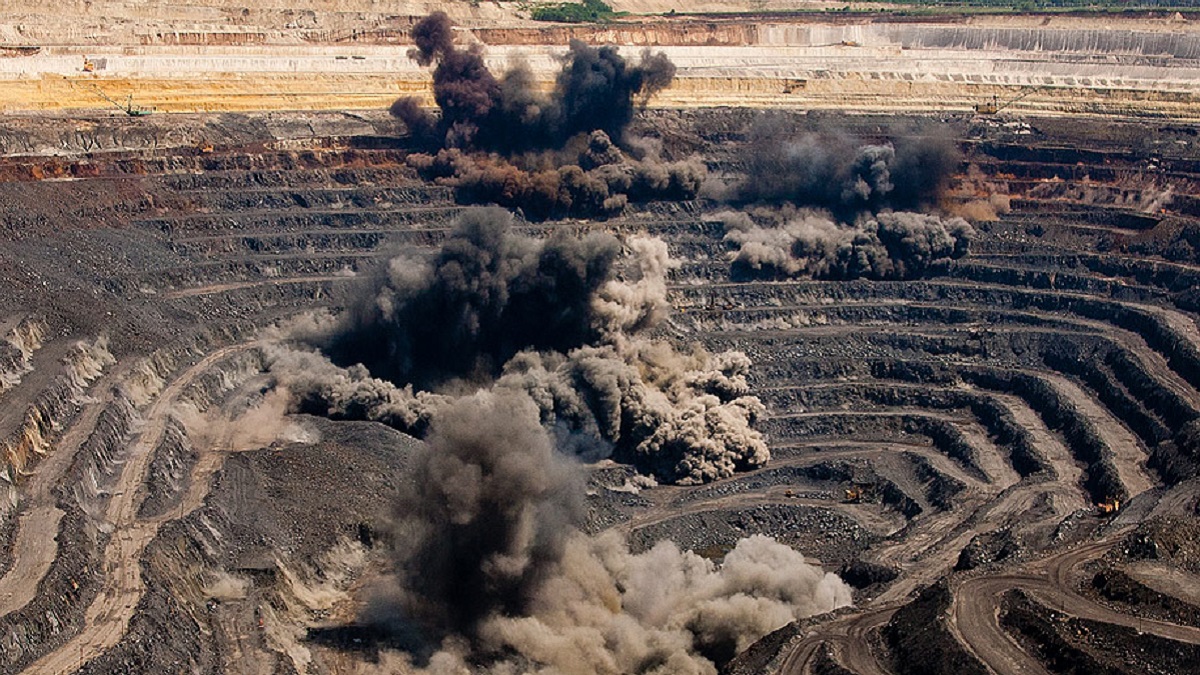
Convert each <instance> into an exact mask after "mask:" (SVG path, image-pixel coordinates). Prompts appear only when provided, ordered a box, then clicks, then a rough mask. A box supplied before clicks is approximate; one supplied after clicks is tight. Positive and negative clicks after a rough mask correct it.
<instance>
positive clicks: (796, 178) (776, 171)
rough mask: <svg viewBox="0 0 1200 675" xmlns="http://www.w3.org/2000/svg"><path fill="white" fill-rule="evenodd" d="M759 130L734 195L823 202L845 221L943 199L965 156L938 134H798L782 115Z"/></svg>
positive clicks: (800, 202)
mask: <svg viewBox="0 0 1200 675" xmlns="http://www.w3.org/2000/svg"><path fill="white" fill-rule="evenodd" d="M751 137H752V140H751V145H750V150H749V152H748V153H747V155H746V175H745V177H744V179H743V180H741V181H740V182H738V183H736V184H735V185H734V186H733V188H732V190H731V191H730V194H729V195H727V196H728V197H729V198H730V199H732V200H733V201H735V202H739V203H765V204H781V203H790V204H793V205H795V206H806V207H814V208H821V209H826V210H829V211H831V212H832V213H833V214H834V215H835V217H837V219H838V220H842V221H850V220H853V219H854V217H855V216H857V215H858V214H860V213H863V212H870V213H876V212H879V211H881V210H884V209H894V210H902V209H925V208H928V207H930V206H934V205H936V204H937V203H938V200H939V199H940V197H941V196H942V193H943V192H944V191H945V189H946V187H947V185H948V183H949V180H950V177H951V175H952V174H953V172H954V170H955V169H956V168H957V167H958V164H959V161H960V157H959V153H958V150H957V148H956V147H955V146H954V144H953V143H952V142H951V141H950V140H949V139H948V138H944V137H941V136H937V135H935V136H927V137H921V138H913V137H903V138H901V139H899V140H897V141H895V142H890V141H889V142H880V143H864V142H862V141H859V140H856V139H854V138H852V137H850V136H848V135H846V134H843V133H837V132H826V133H809V134H804V135H801V136H799V137H793V136H792V135H791V134H790V133H789V132H788V131H787V130H786V129H785V128H784V126H783V125H782V124H781V123H779V122H778V121H777V120H774V121H768V122H766V123H763V124H761V125H759V126H758V127H757V128H756V129H754V130H753V131H752V132H751Z"/></svg>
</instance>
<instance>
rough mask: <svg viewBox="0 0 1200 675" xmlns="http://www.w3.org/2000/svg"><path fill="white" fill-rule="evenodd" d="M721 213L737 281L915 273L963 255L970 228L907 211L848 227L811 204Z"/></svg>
mask: <svg viewBox="0 0 1200 675" xmlns="http://www.w3.org/2000/svg"><path fill="white" fill-rule="evenodd" d="M755 215H756V216H757V217H758V219H759V221H762V224H760V223H759V222H756V221H755V219H754V218H752V217H751V216H749V215H747V214H745V213H734V212H726V213H723V214H718V216H717V217H718V218H719V219H720V220H721V221H722V223H723V224H724V226H725V241H728V242H731V243H733V244H736V245H737V246H738V250H737V251H736V252H734V253H732V254H731V259H732V263H733V264H732V270H731V274H732V276H733V278H734V279H739V280H745V279H782V278H793V277H806V278H813V279H833V280H846V279H914V278H918V277H922V276H925V275H928V274H930V273H932V272H934V271H936V270H938V269H941V268H944V267H945V266H946V265H947V264H948V263H949V262H950V261H951V260H953V259H957V258H961V257H962V256H964V255H966V254H967V251H968V248H969V245H970V238H971V236H972V235H973V234H974V230H973V229H972V228H971V226H970V225H969V224H968V223H967V221H965V220H963V219H962V218H957V217H955V218H942V217H940V216H936V215H930V214H920V213H910V212H904V211H894V212H893V211H884V212H882V213H878V214H875V215H865V214H864V215H861V216H859V217H858V218H857V220H856V221H855V222H854V223H853V224H852V225H846V224H841V223H837V222H835V221H834V220H833V219H832V218H831V217H830V216H829V214H828V213H826V212H820V211H812V210H805V209H801V210H796V209H780V210H758V211H756V212H755Z"/></svg>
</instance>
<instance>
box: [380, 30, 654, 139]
mask: <svg viewBox="0 0 1200 675" xmlns="http://www.w3.org/2000/svg"><path fill="white" fill-rule="evenodd" d="M452 25H453V24H452V23H451V21H450V18H449V17H448V16H446V14H445V13H444V12H434V13H433V14H430V15H429V16H428V17H426V18H425V19H423V20H421V21H420V22H419V23H417V25H416V26H415V27H414V28H413V32H412V35H413V42H414V43H415V44H416V47H415V48H413V49H412V50H410V51H409V56H410V57H411V58H413V59H414V60H416V61H417V63H419V64H421V65H423V66H429V65H434V70H433V98H434V100H435V101H436V102H437V105H438V108H439V109H440V110H441V113H442V115H441V120H440V132H441V134H442V138H440V139H438V140H439V141H440V142H439V145H442V146H444V147H458V148H462V149H474V150H490V151H497V152H502V153H513V152H522V151H526V150H545V149H556V148H561V147H563V145H565V144H566V142H567V141H568V140H569V139H570V138H572V137H574V136H576V135H578V134H587V133H591V132H593V131H603V132H605V133H606V134H607V135H608V136H609V137H610V138H613V139H616V140H618V141H621V140H622V139H623V137H624V134H625V128H626V127H627V126H628V125H629V122H630V121H631V120H632V119H633V109H634V105H635V103H637V102H641V103H644V102H645V101H646V100H647V99H649V97H651V96H653V95H654V94H655V93H656V92H658V91H661V90H662V89H664V88H666V87H667V86H669V85H670V84H671V81H672V80H673V79H674V77H675V66H674V64H672V63H671V61H670V60H669V59H667V57H666V55H665V54H662V53H659V54H651V53H650V52H649V51H647V52H646V53H645V54H643V56H642V60H641V62H640V63H638V64H636V65H632V64H629V63H627V62H626V61H625V59H624V58H623V57H622V56H621V55H620V54H619V53H618V52H617V49H616V47H612V46H604V47H599V48H597V47H591V46H589V45H587V44H584V43H583V42H580V41H578V40H572V41H571V42H570V46H569V48H568V52H567V54H566V55H564V56H563V57H562V61H563V67H562V70H561V71H560V72H559V74H558V77H557V79H556V80H555V86H554V91H553V92H551V93H550V94H549V95H548V96H547V95H543V94H542V93H541V92H539V91H538V90H537V86H536V82H534V80H533V77H532V75H531V74H530V73H529V71H528V69H526V68H524V67H523V66H517V67H515V68H513V69H511V70H509V71H508V72H507V73H505V74H504V75H503V76H502V77H500V78H499V79H497V78H496V77H495V75H493V74H492V73H491V71H489V70H488V69H487V66H486V65H485V64H484V62H483V53H482V50H481V48H480V47H479V46H478V45H473V46H471V47H469V48H467V49H459V48H458V47H456V46H455V45H454V33H453V28H452ZM393 112H394V113H397V116H398V117H400V119H401V120H403V121H405V122H406V123H407V122H409V121H410V120H412V121H415V122H416V127H418V128H419V129H426V128H427V127H428V120H426V119H420V118H419V117H418V116H417V111H416V110H415V109H414V108H413V107H411V106H407V105H402V106H400V107H399V108H397V107H396V106H393Z"/></svg>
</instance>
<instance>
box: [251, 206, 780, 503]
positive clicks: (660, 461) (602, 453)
mask: <svg viewBox="0 0 1200 675" xmlns="http://www.w3.org/2000/svg"><path fill="white" fill-rule="evenodd" d="M511 224H512V215H511V214H509V213H508V212H506V211H503V210H501V209H496V208H482V209H472V210H468V211H466V212H465V213H464V214H463V216H462V217H461V219H460V221H459V223H458V225H457V227H456V229H455V231H454V233H453V235H452V236H451V237H450V238H449V239H447V241H446V242H445V243H444V244H443V246H442V249H441V250H440V251H439V252H438V253H437V254H436V255H434V256H433V257H432V259H430V260H426V261H414V260H409V259H397V260H393V261H392V262H391V263H390V264H389V266H388V270H387V274H386V275H384V276H382V277H381V278H380V279H379V280H378V282H377V284H376V285H375V286H374V287H373V288H372V289H371V290H370V292H369V293H368V294H367V296H366V297H365V299H364V300H363V301H362V302H361V303H360V304H359V307H358V308H357V310H355V311H353V312H351V313H349V316H348V317H347V318H346V319H344V320H343V321H341V322H340V323H339V324H338V325H337V326H336V327H334V328H333V329H332V330H329V331H327V334H326V335H325V337H323V338H321V337H318V338H317V339H315V340H314V341H315V342H316V343H318V344H322V345H323V346H324V347H325V349H326V351H327V352H328V353H329V354H330V355H331V356H332V357H333V359H334V360H335V361H337V362H339V363H341V364H342V365H344V366H349V367H347V368H343V367H339V366H337V365H334V364H333V363H331V362H330V361H329V360H328V358H326V357H325V356H323V355H321V354H318V353H315V352H311V351H300V350H288V349H283V350H280V351H279V353H277V354H272V356H271V370H272V372H273V373H274V374H275V377H276V380H277V384H278V385H279V386H282V387H286V388H288V389H289V390H290V391H291V393H292V396H293V399H294V401H296V408H297V409H300V410H303V411H305V412H310V413H313V414H321V415H327V416H332V417H338V418H345V419H368V420H375V421H379V422H384V423H385V424H389V425H391V426H394V427H396V428H398V429H401V430H403V431H406V432H409V433H415V434H420V433H422V432H423V431H424V430H425V428H426V427H427V426H428V425H429V424H430V422H431V421H432V420H436V419H437V417H438V415H439V414H440V413H439V411H440V410H441V409H443V408H444V407H445V406H446V405H448V404H449V403H450V402H451V401H452V397H451V396H450V395H449V394H446V393H438V394H435V393H431V391H430V390H432V389H438V390H440V391H442V392H453V391H462V390H463V389H464V388H467V385H468V384H469V385H470V387H472V388H478V387H488V388H491V389H492V390H494V391H496V392H500V393H507V395H512V396H519V397H528V398H531V399H532V400H533V401H534V403H535V405H536V407H537V410H538V413H539V416H540V420H541V422H542V424H543V426H545V427H546V428H548V429H551V430H553V431H554V433H555V435H556V437H557V438H558V439H559V444H560V448H561V449H563V450H564V451H566V452H568V453H572V454H578V455H580V456H586V457H587V458H589V459H592V460H595V459H600V458H604V457H609V456H612V457H613V458H615V459H617V460H619V461H624V462H628V463H630V464H632V465H634V466H636V467H638V469H639V470H640V471H642V472H643V473H647V474H652V475H654V476H656V477H657V478H659V479H660V480H662V481H666V482H676V483H698V482H703V481H708V480H714V479H717V478H723V477H727V476H730V475H732V474H733V472H735V471H739V470H744V469H749V468H753V467H756V466H760V465H762V464H763V463H765V462H766V461H767V460H768V459H769V456H770V454H769V452H768V450H767V446H766V442H765V441H764V439H763V437H762V434H761V433H760V432H758V431H757V430H756V429H755V428H754V425H755V423H756V421H757V420H758V418H759V417H760V416H761V415H762V414H763V412H764V408H763V405H762V403H761V402H759V400H758V399H757V398H755V397H753V396H750V395H749V387H748V386H747V384H746V376H747V374H748V372H749V368H750V361H749V359H747V358H746V356H745V355H744V354H741V353H739V352H726V353H723V354H710V353H709V352H707V351H706V350H704V349H702V348H700V347H698V346H697V347H693V348H692V349H691V350H690V351H679V350H677V349H675V348H674V347H673V346H671V345H670V344H669V343H666V342H660V341H654V340H650V339H647V338H646V337H644V336H643V333H644V332H645V331H647V330H648V329H651V328H653V327H654V326H655V325H656V324H657V323H658V322H659V321H660V320H661V319H662V317H663V316H664V315H665V314H666V310H667V308H668V307H669V305H668V303H667V289H666V276H667V273H668V272H669V270H670V269H671V268H672V267H673V266H674V264H675V263H674V262H673V261H672V260H671V259H670V256H669V255H668V253H667V247H666V244H665V243H663V242H662V241H661V240H658V239H647V238H638V237H634V238H630V239H629V240H628V241H627V242H626V243H625V247H626V248H627V249H628V256H626V257H624V258H621V257H620V253H621V249H622V244H621V243H620V242H619V241H618V240H617V239H616V238H614V237H612V236H611V235H607V234H592V235H587V236H584V237H572V236H570V235H566V234H560V235H557V236H554V237H552V238H550V239H549V240H547V241H540V240H536V239H533V238H531V237H527V236H521V235H518V234H516V233H513V232H512V231H511ZM618 269H619V271H620V273H621V276H622V277H623V278H618ZM352 364H362V365H352Z"/></svg>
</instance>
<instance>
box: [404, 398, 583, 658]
mask: <svg viewBox="0 0 1200 675" xmlns="http://www.w3.org/2000/svg"><path fill="white" fill-rule="evenodd" d="M579 477H580V476H579V474H578V472H577V470H576V469H575V468H574V467H572V466H571V465H570V464H569V463H568V460H566V459H565V458H564V457H563V456H562V455H560V454H558V453H557V452H555V450H554V447H553V445H552V444H551V442H550V437H549V436H547V434H546V432H545V431H544V430H543V429H542V427H541V425H540V424H539V423H538V417H537V414H536V411H535V409H534V407H533V405H532V404H531V402H530V401H529V399H528V398H525V397H523V396H494V395H490V394H485V393H481V394H477V395H475V396H469V397H464V398H461V399H458V400H457V401H455V402H453V403H451V404H449V405H448V406H447V407H446V408H445V409H443V410H442V411H441V412H440V414H439V415H438V417H437V421H436V422H435V424H434V426H433V429H432V431H431V433H430V435H429V437H428V439H427V440H426V450H425V451H424V452H422V453H421V455H420V458H419V460H418V463H417V466H416V470H415V472H414V474H413V477H412V480H411V481H410V482H407V483H405V484H404V488H403V489H402V491H401V495H400V498H399V501H398V502H397V505H396V506H397V508H396V523H395V537H396V541H397V542H398V543H399V544H400V545H398V546H396V547H394V551H395V555H396V569H397V573H398V575H399V577H400V581H401V585H402V587H403V588H404V589H405V590H406V594H405V597H404V602H405V605H406V606H405V608H404V609H405V610H406V614H407V615H408V616H409V617H411V618H413V619H415V620H416V621H417V622H418V623H419V624H420V625H421V626H423V627H424V628H425V629H426V631H428V632H429V633H430V634H431V637H434V638H436V639H437V640H438V641H440V640H441V639H443V638H445V637H446V636H448V635H454V634H458V635H465V636H469V637H472V638H474V637H477V633H478V629H479V623H480V622H481V621H483V620H484V619H485V618H487V617H490V616H493V615H504V616H523V615H525V614H526V613H527V612H528V611H529V604H530V602H531V600H532V596H533V593H534V591H535V589H536V588H537V585H538V584H540V583H541V582H543V581H544V580H545V579H546V577H547V576H549V574H550V573H551V571H552V570H551V567H552V566H553V565H554V564H555V563H556V562H557V561H558V560H559V559H561V557H562V551H563V547H564V543H565V540H566V537H567V536H568V535H569V534H570V533H571V532H572V531H574V528H575V527H576V526H577V525H578V524H579V522H581V515H582V512H583V508H582V501H581V500H582V497H581V495H582V494H583V489H582V483H581V482H580V481H579V480H578V479H579Z"/></svg>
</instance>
